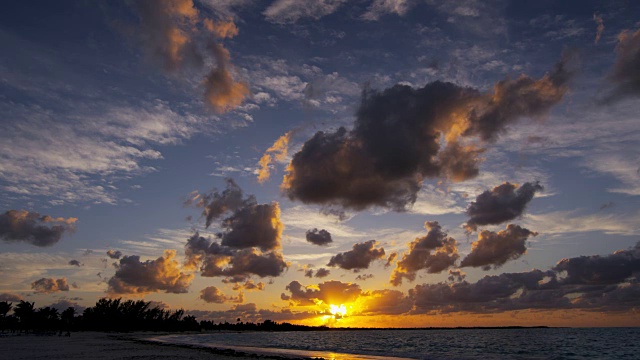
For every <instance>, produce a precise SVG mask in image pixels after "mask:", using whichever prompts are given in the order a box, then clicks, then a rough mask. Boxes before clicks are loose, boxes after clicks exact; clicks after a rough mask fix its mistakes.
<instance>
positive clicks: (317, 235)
mask: <svg viewBox="0 0 640 360" xmlns="http://www.w3.org/2000/svg"><path fill="white" fill-rule="evenodd" d="M306 239H307V242H310V243H312V244H314V245H318V246H324V245H329V244H330V243H331V242H333V240H332V239H331V233H330V232H328V231H327V230H325V229H321V230H318V229H316V228H313V229H311V230H307V233H306Z"/></svg>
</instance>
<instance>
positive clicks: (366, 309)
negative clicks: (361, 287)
mask: <svg viewBox="0 0 640 360" xmlns="http://www.w3.org/2000/svg"><path fill="white" fill-rule="evenodd" d="M360 300H361V301H362V306H361V309H360V314H362V315H399V314H405V313H407V312H408V311H409V310H411V307H412V306H413V304H412V303H411V299H409V298H408V297H407V296H406V295H405V294H404V293H403V292H402V291H398V290H390V289H384V290H374V291H371V292H366V293H364V294H363V295H362V296H361V297H360Z"/></svg>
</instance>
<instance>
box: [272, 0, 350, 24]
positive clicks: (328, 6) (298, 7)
mask: <svg viewBox="0 0 640 360" xmlns="http://www.w3.org/2000/svg"><path fill="white" fill-rule="evenodd" d="M346 2H347V0H317V1H312V2H309V1H305V0H276V1H274V2H273V3H272V4H271V5H269V7H268V8H267V9H266V10H265V11H264V12H263V14H264V16H265V17H266V19H267V20H268V21H270V22H273V23H276V24H292V23H295V22H297V21H298V20H300V19H303V18H311V19H314V20H318V19H320V18H321V17H323V16H326V15H329V14H332V13H334V12H335V11H336V10H338V8H339V7H340V6H341V5H342V4H344V3H346Z"/></svg>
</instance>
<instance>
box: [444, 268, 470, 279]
mask: <svg viewBox="0 0 640 360" xmlns="http://www.w3.org/2000/svg"><path fill="white" fill-rule="evenodd" d="M466 277H467V274H466V273H465V272H464V271H462V270H460V269H455V270H453V269H449V277H448V278H447V280H449V281H451V282H454V281H462V280H464V278H466Z"/></svg>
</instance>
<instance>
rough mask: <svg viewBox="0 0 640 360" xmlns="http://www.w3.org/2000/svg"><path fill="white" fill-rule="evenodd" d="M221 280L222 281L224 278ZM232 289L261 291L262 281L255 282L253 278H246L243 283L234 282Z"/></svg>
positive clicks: (262, 288) (262, 287)
mask: <svg viewBox="0 0 640 360" xmlns="http://www.w3.org/2000/svg"><path fill="white" fill-rule="evenodd" d="M222 282H224V280H223V281H222ZM233 290H234V291H239V290H247V291H262V290H264V283H263V282H259V283H255V282H253V280H247V281H245V283H244V284H240V283H236V284H235V285H234V286H233Z"/></svg>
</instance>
